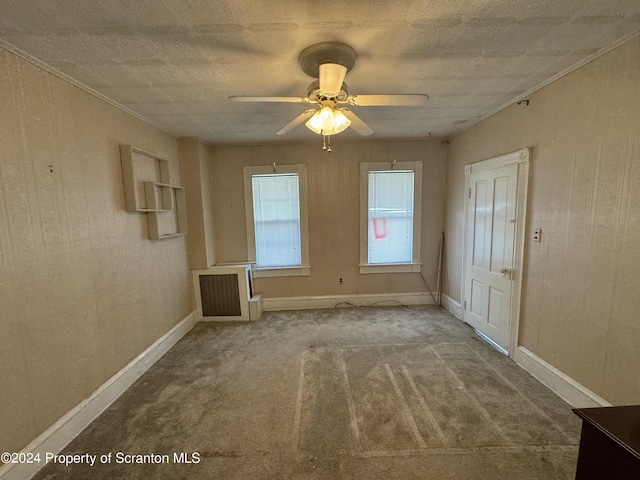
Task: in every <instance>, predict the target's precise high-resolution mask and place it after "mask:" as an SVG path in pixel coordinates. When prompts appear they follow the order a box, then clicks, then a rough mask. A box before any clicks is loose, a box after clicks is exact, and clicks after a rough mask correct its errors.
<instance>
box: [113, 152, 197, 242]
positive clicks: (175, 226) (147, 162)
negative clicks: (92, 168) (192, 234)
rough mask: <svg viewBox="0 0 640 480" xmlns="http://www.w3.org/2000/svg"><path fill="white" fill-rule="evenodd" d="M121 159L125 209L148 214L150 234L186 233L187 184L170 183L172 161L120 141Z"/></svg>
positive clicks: (161, 236) (155, 236) (159, 236)
mask: <svg viewBox="0 0 640 480" xmlns="http://www.w3.org/2000/svg"><path fill="white" fill-rule="evenodd" d="M120 160H121V162H122V185H123V189H124V204H125V210H126V211H127V212H139V213H146V214H147V223H148V225H149V238H150V239H151V240H161V239H165V238H172V237H177V236H180V235H185V234H186V233H187V212H186V201H185V197H184V188H182V187H180V186H178V185H173V184H172V183H171V175H170V173H169V161H168V160H166V159H164V158H162V157H159V156H158V155H155V154H153V153H149V152H146V151H144V150H141V149H139V148H137V147H134V146H132V145H120Z"/></svg>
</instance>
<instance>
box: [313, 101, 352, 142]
mask: <svg viewBox="0 0 640 480" xmlns="http://www.w3.org/2000/svg"><path fill="white" fill-rule="evenodd" d="M349 125H351V120H349V119H348V118H347V117H346V116H345V115H344V113H342V112H341V111H340V110H337V109H335V108H331V107H329V106H324V107H322V108H319V109H318V110H316V112H315V113H314V114H313V116H312V117H311V118H310V119H309V120H308V121H307V123H305V126H306V127H307V128H308V129H309V130H311V131H312V132H314V133H317V134H318V135H337V134H338V133H340V132H344V131H345V130H346V129H347V128H349Z"/></svg>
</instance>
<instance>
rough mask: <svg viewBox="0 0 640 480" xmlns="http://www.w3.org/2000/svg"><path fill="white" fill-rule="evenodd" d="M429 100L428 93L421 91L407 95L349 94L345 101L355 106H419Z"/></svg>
mask: <svg viewBox="0 0 640 480" xmlns="http://www.w3.org/2000/svg"><path fill="white" fill-rule="evenodd" d="M428 101H429V95H424V94H421V93H416V94H407V95H349V98H348V99H347V102H348V103H349V104H350V105H355V106H357V107H385V106H401V107H421V106H422V105H424V104H425V103H427V102H428Z"/></svg>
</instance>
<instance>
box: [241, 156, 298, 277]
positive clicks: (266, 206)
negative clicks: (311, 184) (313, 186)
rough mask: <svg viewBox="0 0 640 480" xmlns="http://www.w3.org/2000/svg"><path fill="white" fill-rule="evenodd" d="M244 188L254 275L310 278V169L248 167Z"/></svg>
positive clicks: (248, 239) (290, 166) (293, 166)
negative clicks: (308, 223) (307, 175)
mask: <svg viewBox="0 0 640 480" xmlns="http://www.w3.org/2000/svg"><path fill="white" fill-rule="evenodd" d="M244 188H245V210H246V216H247V245H248V249H249V261H250V262H252V263H255V269H254V276H255V277H275V276H288V275H309V273H310V272H309V246H308V245H309V241H308V234H307V230H308V229H307V181H306V166H305V165H285V166H279V167H277V168H275V167H273V166H269V167H244Z"/></svg>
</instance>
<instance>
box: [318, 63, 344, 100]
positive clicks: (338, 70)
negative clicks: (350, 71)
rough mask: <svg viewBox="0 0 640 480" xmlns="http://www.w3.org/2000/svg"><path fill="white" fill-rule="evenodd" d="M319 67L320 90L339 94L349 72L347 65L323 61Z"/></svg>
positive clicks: (328, 93) (329, 93)
mask: <svg viewBox="0 0 640 480" xmlns="http://www.w3.org/2000/svg"><path fill="white" fill-rule="evenodd" d="M318 68H319V71H320V90H321V91H322V92H323V93H326V94H327V95H337V94H339V93H340V90H342V82H344V77H345V75H346V74H347V67H345V66H343V65H339V64H337V63H323V64H321V65H320V66H319V67H318Z"/></svg>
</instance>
